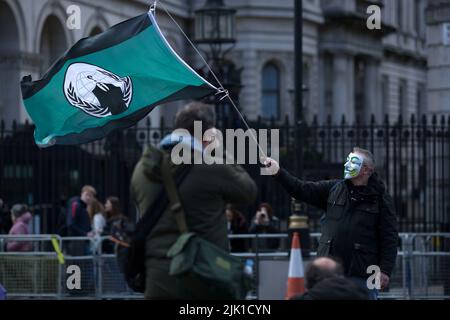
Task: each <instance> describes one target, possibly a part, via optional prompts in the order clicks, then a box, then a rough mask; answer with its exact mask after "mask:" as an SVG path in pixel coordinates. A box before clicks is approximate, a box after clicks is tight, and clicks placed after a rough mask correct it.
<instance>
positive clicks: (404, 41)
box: [0, 0, 450, 123]
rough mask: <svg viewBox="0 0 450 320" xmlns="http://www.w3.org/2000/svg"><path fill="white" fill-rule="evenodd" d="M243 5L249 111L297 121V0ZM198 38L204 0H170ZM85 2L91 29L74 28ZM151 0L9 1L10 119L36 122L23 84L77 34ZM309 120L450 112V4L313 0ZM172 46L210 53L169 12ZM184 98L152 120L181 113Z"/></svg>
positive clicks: (309, 9)
mask: <svg viewBox="0 0 450 320" xmlns="http://www.w3.org/2000/svg"><path fill="white" fill-rule="evenodd" d="M225 2H226V4H227V5H228V6H230V7H234V8H236V9H237V16H236V22H237V25H236V30H237V42H236V45H235V47H234V49H233V50H232V51H231V53H230V55H229V59H230V60H231V61H232V62H233V63H234V64H235V66H236V67H238V68H242V74H241V83H242V90H241V93H240V98H239V105H240V108H241V109H242V110H243V111H244V113H245V114H246V115H247V116H248V117H249V118H250V119H256V118H257V117H258V116H262V117H263V118H271V117H274V118H275V120H279V121H283V120H284V119H285V117H286V116H287V117H288V118H289V119H290V120H293V115H294V109H293V103H292V102H293V92H294V58H295V57H294V10H293V7H294V0H278V1H270V0H228V1H225ZM164 3H165V5H166V7H167V8H168V10H169V11H170V12H171V14H172V15H173V16H174V17H175V18H176V19H177V22H178V23H179V24H180V25H181V27H182V28H183V29H184V30H185V31H186V32H187V34H188V35H190V36H191V38H193V31H194V28H193V26H194V24H193V17H194V10H195V9H196V8H199V7H200V6H202V5H203V4H204V0H190V1H182V0H165V1H164ZM372 4H375V5H378V6H379V7H380V8H381V13H382V14H381V20H382V28H381V30H369V29H368V28H367V26H366V20H367V17H368V14H367V12H366V10H367V7H368V6H369V5H372ZM71 5H77V6H79V8H80V10H81V11H80V13H81V28H80V29H75V30H70V29H69V28H67V26H66V21H67V19H68V14H67V8H68V7H70V6H71ZM148 5H149V1H147V0H126V1H125V0H90V1H85V0H70V1H69V0H0V118H2V119H4V120H5V122H6V123H10V122H11V121H12V120H14V119H15V120H18V121H21V122H22V121H24V120H25V119H27V113H26V110H25V109H24V108H23V106H22V104H21V99H20V89H19V82H20V79H21V77H22V76H24V75H28V74H31V75H32V76H33V78H34V79H38V78H39V77H40V76H42V75H43V74H44V73H45V70H47V68H48V67H49V66H50V65H51V63H52V62H53V61H55V59H56V58H57V57H58V56H59V55H60V54H62V53H63V52H64V51H65V50H66V49H67V48H69V47H70V46H71V45H73V44H74V43H75V42H76V41H77V40H79V39H81V38H82V37H86V36H89V35H92V34H96V33H99V32H101V31H104V30H105V29H106V28H108V27H110V26H112V25H114V24H116V23H119V22H121V21H123V20H125V19H127V18H130V17H133V16H136V15H138V14H141V13H142V12H145V11H146V10H147V9H148ZM303 7H304V8H303V21H304V22H303V23H304V24H303V25H304V32H303V67H304V68H303V69H304V71H303V73H304V74H303V78H304V84H305V86H306V90H305V102H304V105H305V117H306V119H307V120H311V119H312V118H313V116H314V115H317V116H318V119H319V120H320V121H324V120H325V119H326V118H327V116H328V115H331V116H332V119H333V120H334V121H335V122H339V121H340V120H341V118H342V115H345V117H346V119H347V121H348V122H353V121H356V120H357V119H359V120H366V121H367V120H368V119H369V118H370V116H371V114H374V115H375V117H376V118H377V119H378V120H380V119H382V118H383V115H384V114H388V115H389V116H391V119H395V118H396V117H397V116H398V115H399V114H402V115H404V116H405V117H407V116H409V115H410V114H413V113H414V114H419V115H420V114H426V113H430V112H431V113H436V114H450V72H449V71H450V70H449V68H450V62H449V58H448V57H449V56H450V54H448V53H450V49H449V48H450V1H444V0H435V1H434V0H384V1H382V0H378V1H374V0H370V1H369V0H322V1H321V0H304V1H303ZM157 19H158V21H159V24H160V26H161V28H162V30H163V32H164V33H165V35H166V37H167V39H168V41H169V43H170V44H171V45H172V46H173V47H174V49H175V50H176V51H177V52H178V53H179V54H180V55H181V56H182V57H183V58H184V59H185V60H186V61H187V62H189V63H190V64H191V65H193V66H194V67H200V66H201V64H200V60H199V59H198V57H196V54H195V52H194V51H193V50H192V48H190V47H189V44H188V43H187V42H186V41H185V39H184V38H183V35H182V34H181V33H180V32H179V30H178V29H177V27H176V25H175V24H174V23H173V22H172V21H170V19H169V18H168V17H167V16H166V15H165V14H164V12H163V11H162V10H161V9H160V10H159V11H158V14H157ZM180 105H182V103H181V102H180V103H173V104H171V105H170V106H169V107H167V106H163V107H159V108H157V109H156V110H155V111H154V112H152V114H151V117H152V118H155V119H159V118H160V116H165V117H167V118H172V117H173V115H174V114H175V112H176V110H177V108H178V107H179V106H180Z"/></svg>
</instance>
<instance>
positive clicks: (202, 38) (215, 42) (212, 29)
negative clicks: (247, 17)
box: [194, 0, 242, 124]
mask: <svg viewBox="0 0 450 320" xmlns="http://www.w3.org/2000/svg"><path fill="white" fill-rule="evenodd" d="M235 26H236V9H233V8H229V7H227V6H225V4H224V1H223V0H207V1H206V3H205V5H204V6H203V7H201V8H200V9H197V10H196V11H195V36H194V39H195V40H194V41H195V42H196V43H197V44H199V45H208V46H209V50H208V51H206V52H205V53H206V56H207V60H208V62H209V63H210V64H211V68H212V70H213V71H214V73H215V74H217V75H219V77H220V78H221V79H222V81H223V83H222V84H223V86H224V87H225V88H226V89H228V90H229V93H230V96H231V98H232V99H233V100H234V101H237V98H238V96H239V91H240V88H241V84H240V74H241V71H242V69H237V68H236V67H235V66H234V65H233V64H232V63H230V62H229V61H227V60H226V55H227V53H228V52H230V50H231V49H233V47H234V44H235V43H236V27H235ZM206 78H207V79H208V80H211V82H213V83H215V80H214V77H213V75H212V74H211V73H210V72H209V70H208V71H206ZM219 99H220V97H217V96H216V97H214V100H213V101H210V102H211V103H214V104H215V105H216V109H217V120H218V122H220V123H221V124H224V120H225V118H227V117H228V116H229V117H230V118H232V117H233V115H234V113H232V112H226V111H225V109H226V108H229V106H228V105H227V101H226V100H222V101H219ZM226 113H228V115H227V114H226ZM233 118H234V117H233ZM229 120H230V121H233V119H229Z"/></svg>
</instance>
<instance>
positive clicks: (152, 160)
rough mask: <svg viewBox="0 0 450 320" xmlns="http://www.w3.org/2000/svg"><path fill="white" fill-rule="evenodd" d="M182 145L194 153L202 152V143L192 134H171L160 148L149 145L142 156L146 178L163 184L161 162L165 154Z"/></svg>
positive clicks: (164, 139)
mask: <svg viewBox="0 0 450 320" xmlns="http://www.w3.org/2000/svg"><path fill="white" fill-rule="evenodd" d="M178 144H181V145H184V147H186V148H189V149H190V150H193V151H194V152H202V151H203V148H202V145H201V143H200V142H199V141H198V140H197V139H195V138H194V137H193V136H191V135H190V134H180V133H176V134H175V133H171V134H168V135H166V136H165V137H164V138H163V139H162V140H161V142H160V143H159V145H158V147H155V146H152V145H149V146H147V147H146V148H145V150H144V152H143V154H142V158H141V161H142V167H143V173H144V174H145V175H146V177H147V178H148V179H149V180H151V181H154V182H161V181H162V178H161V161H162V157H163V156H164V153H169V154H170V152H171V150H172V148H173V147H175V146H176V145H178Z"/></svg>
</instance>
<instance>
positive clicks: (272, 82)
mask: <svg viewBox="0 0 450 320" xmlns="http://www.w3.org/2000/svg"><path fill="white" fill-rule="evenodd" d="M261 113H262V118H264V119H271V118H272V117H273V118H275V119H279V118H280V71H279V69H278V67H277V66H276V65H275V64H273V63H268V64H266V65H265V66H264V68H263V71H262V112H261Z"/></svg>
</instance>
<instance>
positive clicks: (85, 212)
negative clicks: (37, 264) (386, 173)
mask: <svg viewBox="0 0 450 320" xmlns="http://www.w3.org/2000/svg"><path fill="white" fill-rule="evenodd" d="M0 213H1V214H0V231H1V233H2V234H8V235H14V236H27V235H30V234H32V230H31V222H32V220H33V215H32V210H31V209H30V208H29V207H28V206H27V205H26V204H20V203H19V204H14V205H13V206H12V207H11V208H9V207H7V206H6V205H5V204H4V202H3V200H2V199H0ZM64 215H65V217H64V222H63V224H62V226H59V228H58V229H59V230H58V233H59V234H60V235H61V236H68V237H89V238H91V239H92V241H91V244H89V245H86V244H84V243H82V242H80V241H71V242H69V244H68V247H67V250H66V253H69V254H73V255H84V254H91V253H92V252H94V251H96V250H99V245H100V243H101V244H102V245H101V246H102V248H101V252H103V253H113V252H114V243H113V242H111V241H101V238H102V237H107V236H109V235H111V234H112V233H113V232H114V229H115V228H118V227H119V225H120V224H121V223H122V222H123V221H126V220H127V217H126V216H125V215H124V214H123V213H122V208H121V203H120V200H119V198H118V197H116V196H109V197H107V198H106V200H105V202H104V204H103V203H102V202H101V201H100V200H99V199H98V198H97V191H96V190H95V188H94V187H92V186H90V185H85V186H83V187H82V189H81V193H80V195H79V196H74V197H73V198H71V199H70V200H69V201H68V203H67V206H66V208H65V212H64ZM3 250H6V251H10V252H12V251H14V252H26V251H31V250H33V246H32V243H31V242H29V241H25V240H24V239H17V241H8V242H6V245H5V248H3Z"/></svg>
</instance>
